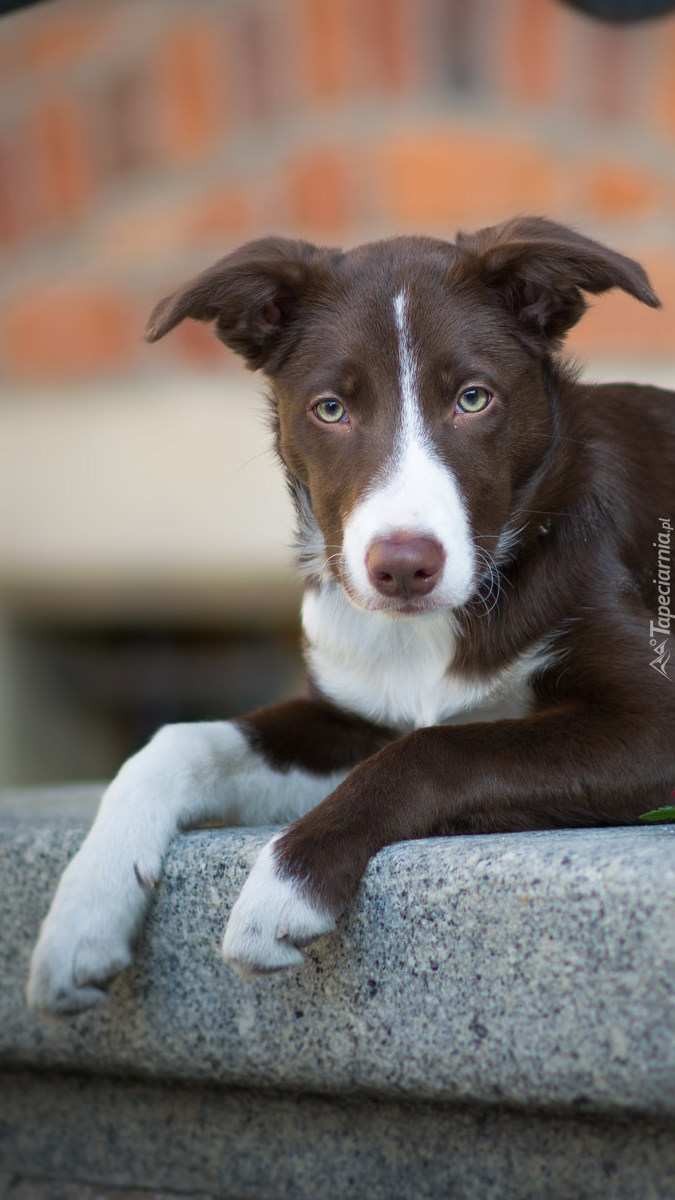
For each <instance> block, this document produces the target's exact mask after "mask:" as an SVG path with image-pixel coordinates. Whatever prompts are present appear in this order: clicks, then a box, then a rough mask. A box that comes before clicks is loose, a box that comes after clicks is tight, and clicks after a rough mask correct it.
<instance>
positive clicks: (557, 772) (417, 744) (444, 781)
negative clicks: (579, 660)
mask: <svg viewBox="0 0 675 1200" xmlns="http://www.w3.org/2000/svg"><path fill="white" fill-rule="evenodd" d="M665 745H666V740H665V739H664V737H663V722H662V719H661V720H660V719H659V717H658V715H657V714H656V713H652V714H651V717H650V715H649V714H645V716H644V718H640V719H639V721H638V720H636V718H635V714H634V713H629V712H626V713H625V714H621V713H618V712H614V713H611V714H610V713H604V714H603V713H601V712H598V711H593V710H590V711H584V710H583V708H582V707H581V706H578V707H577V708H576V710H575V709H574V708H573V707H572V706H570V707H569V708H568V709H566V710H560V711H558V712H556V711H551V710H549V711H547V712H542V713H539V714H534V715H532V716H529V717H526V718H524V719H522V720H505V721H496V722H492V723H490V724H489V725H485V724H474V725H466V726H462V727H460V726H458V727H455V728H452V727H437V728H428V729H421V730H418V731H416V732H414V733H411V734H409V735H407V736H405V737H403V738H401V739H400V740H398V741H396V742H394V743H393V744H392V745H390V746H387V747H386V748H384V749H382V750H381V751H379V752H378V753H377V754H375V755H374V756H373V757H371V758H370V759H368V760H367V761H365V762H363V763H362V764H361V765H360V766H357V767H356V768H355V769H354V770H353V771H352V772H351V774H350V775H349V776H348V777H347V779H345V781H344V782H343V783H342V784H340V785H339V787H338V788H337V789H336V790H335V791H334V792H333V793H332V795H330V796H328V797H327V798H326V799H325V800H324V801H322V803H320V804H319V805H318V806H317V807H316V808H315V809H313V810H312V811H311V812H309V813H307V814H306V815H305V816H304V817H301V818H300V819H299V820H298V821H296V822H295V823H294V824H292V825H290V826H289V827H288V828H287V829H286V830H284V831H282V832H281V834H279V835H277V837H276V838H275V839H273V841H272V842H271V843H269V844H268V846H266V847H265V849H264V850H263V851H262V853H261V855H260V857H259V859H258V861H257V863H256V864H255V865H254V867H253V870H252V872H251V874H250V876H249V878H248V880H247V881H246V883H245V885H244V888H243V890H242V892H241V895H240V897H239V899H238V900H237V902H236V904H235V906H234V908H233V911H232V914H231V917H230V922H229V925H228V928H227V930H226V933H225V938H224V945H223V950H224V954H225V957H226V958H227V959H229V960H230V961H231V962H232V963H233V965H234V966H235V967H236V968H237V969H239V970H240V972H241V973H243V974H255V973H258V972H261V971H268V970H275V969H277V968H278V967H279V966H280V965H283V960H282V956H281V954H280V941H279V939H280V938H283V939H285V941H286V943H288V945H287V946H286V947H285V948H284V953H285V962H287V963H288V964H292V963H295V962H297V961H298V960H299V957H300V956H299V952H297V950H296V952H295V953H293V950H294V948H295V947H297V946H299V945H302V944H303V943H305V942H307V941H308V940H310V937H311V921H310V920H309V919H308V914H314V919H315V922H316V924H317V925H318V926H319V932H323V931H324V930H325V929H327V928H330V927H331V925H332V924H333V922H334V921H335V918H336V916H337V915H338V914H339V913H340V911H341V910H342V909H343V908H344V906H345V905H346V904H347V903H349V901H350V900H351V899H352V898H353V897H354V895H355V893H356V889H357V887H358V883H359V880H360V878H361V875H362V873H363V871H364V869H365V867H366V864H367V862H368V860H369V859H370V857H371V856H372V855H373V854H375V853H376V852H377V851H378V850H379V849H380V848H381V847H382V846H384V845H387V844H389V843H391V842H396V841H402V840H405V839H408V838H418V837H425V836H431V835H437V834H451V833H453V832H455V833H470V832H479V833H487V832H498V831H514V830H522V829H543V828H549V829H550V828H555V827H561V826H582V825H594V824H600V825H601V824H608V823H609V824H621V823H630V822H635V820H636V818H637V816H638V815H639V813H640V812H644V811H645V809H646V808H649V807H653V803H654V799H655V797H658V796H659V795H665V794H666V788H667V786H668V785H670V786H672V779H673V778H675V762H674V761H673V753H672V750H671V751H670V752H666V751H665V750H664V746H665ZM668 754H669V755H670V761H669V762H668V761H666V760H667V759H668ZM669 769H670V772H671V773H670V774H669ZM668 790H669V786H668ZM296 911H297V914H298V920H297V926H296V925H294V915H295V913H296Z"/></svg>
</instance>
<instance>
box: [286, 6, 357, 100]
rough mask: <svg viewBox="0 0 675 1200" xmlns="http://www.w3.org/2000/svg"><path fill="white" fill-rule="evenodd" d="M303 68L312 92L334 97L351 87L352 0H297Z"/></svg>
mask: <svg viewBox="0 0 675 1200" xmlns="http://www.w3.org/2000/svg"><path fill="white" fill-rule="evenodd" d="M297 2H298V16H299V29H300V38H301V58H302V64H301V69H302V71H303V74H304V78H305V81H306V85H307V90H308V91H309V93H310V95H311V96H312V97H313V98H314V99H315V100H318V101H326V100H333V99H335V98H336V97H338V96H343V95H345V94H346V93H347V92H348V91H349V87H350V84H351V83H352V81H353V78H354V61H353V55H352V39H353V36H354V33H355V24H354V22H353V20H351V19H350V16H351V6H350V3H349V0H297Z"/></svg>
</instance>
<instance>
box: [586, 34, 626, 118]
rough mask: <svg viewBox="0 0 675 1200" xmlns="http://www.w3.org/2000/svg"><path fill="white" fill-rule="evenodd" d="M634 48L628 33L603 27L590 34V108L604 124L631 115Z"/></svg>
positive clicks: (588, 84)
mask: <svg viewBox="0 0 675 1200" xmlns="http://www.w3.org/2000/svg"><path fill="white" fill-rule="evenodd" d="M634 46H635V36H634V33H633V32H632V31H631V30H626V29H619V28H613V27H610V26H605V25H599V26H597V27H594V28H593V30H592V41H591V54H590V59H589V63H590V66H591V67H592V70H591V71H590V72H589V76H588V83H587V86H588V94H589V105H590V109H591V112H592V113H593V115H594V116H596V117H599V118H600V119H601V120H603V121H607V122H613V123H616V122H619V121H621V120H624V119H625V118H627V117H629V116H630V115H631V107H632V100H633V94H632V87H631V80H632V78H633V76H634V74H635V67H634V63H633V54H632V51H633V47H634Z"/></svg>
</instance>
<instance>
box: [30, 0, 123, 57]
mask: <svg viewBox="0 0 675 1200" xmlns="http://www.w3.org/2000/svg"><path fill="white" fill-rule="evenodd" d="M113 27H114V13H113V12H112V11H110V12H108V13H97V14H96V15H92V14H91V13H87V14H85V13H84V12H82V11H80V12H79V13H69V12H68V10H67V9H66V10H65V11H64V9H63V7H62V6H61V5H59V6H58V7H56V8H54V9H49V8H48V7H47V6H45V5H43V6H42V7H41V8H40V9H39V16H36V17H35V18H34V21H33V22H32V23H31V24H30V25H29V27H28V28H27V29H26V30H25V32H24V33H23V35H22V36H20V37H19V38H18V39H17V45H16V50H15V52H16V57H17V60H18V62H19V63H20V65H21V68H22V69H23V70H26V69H28V70H36V71H43V70H45V69H48V68H51V67H55V66H63V65H64V64H66V63H70V62H78V61H79V62H81V61H82V60H83V59H86V58H88V57H90V56H91V55H92V54H93V53H95V51H96V49H97V48H98V47H100V46H104V45H105V43H106V41H107V40H108V39H109V37H110V33H111V30H112V29H113Z"/></svg>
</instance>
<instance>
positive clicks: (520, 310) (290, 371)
mask: <svg viewBox="0 0 675 1200" xmlns="http://www.w3.org/2000/svg"><path fill="white" fill-rule="evenodd" d="M404 281H405V285H406V289H407V292H408V294H409V296H410V303H411V327H412V328H413V329H414V330H415V337H416V346H415V351H416V357H417V361H418V362H419V364H420V380H419V392H420V397H421V404H422V407H423V410H424V415H425V419H426V421H427V424H428V426H429V428H430V429H432V430H433V437H434V441H435V446H436V450H437V454H438V455H439V457H440V458H441V459H442V460H443V461H445V462H446V463H447V465H448V467H449V468H450V469H451V470H452V471H453V472H454V474H455V476H456V478H457V479H458V481H459V483H460V486H461V489H462V493H463V496H464V498H465V502H466V506H467V508H468V511H469V513H470V517H471V528H472V532H473V536H474V539H475V541H476V543H477V545H478V546H480V547H483V548H484V549H485V550H486V551H490V552H492V551H494V548H495V544H496V540H497V538H498V536H499V533H500V532H501V531H502V530H503V529H504V528H505V526H506V525H507V524H508V526H509V528H518V530H519V532H518V536H517V538H516V539H515V540H514V542H513V544H512V546H511V549H510V552H509V557H508V560H505V561H504V562H502V563H501V565H500V573H501V589H500V595H499V597H498V600H497V603H496V605H495V607H494V608H493V609H492V611H491V612H490V615H489V619H487V618H486V616H485V607H486V606H487V604H488V602H491V601H492V599H494V597H493V596H492V595H490V594H489V592H488V585H487V583H486V581H482V582H481V583H480V585H479V586H478V588H477V593H476V595H475V596H474V597H472V601H471V602H470V603H469V604H467V605H466V606H464V608H462V609H460V610H458V612H457V614H456V616H457V619H458V621H459V623H460V627H461V630H462V637H461V638H460V639H459V641H458V649H457V655H456V658H455V660H454V661H453V662H452V663H448V667H450V666H451V667H452V669H453V670H455V671H459V672H466V673H468V674H471V675H475V674H481V673H485V674H486V675H487V674H490V673H491V672H494V671H495V670H497V669H499V668H500V667H502V666H504V665H505V664H506V663H508V662H510V661H512V660H513V659H514V657H515V656H516V655H518V654H519V653H520V652H522V651H524V650H526V649H527V648H528V647H530V646H532V645H533V644H534V643H536V642H537V641H538V640H540V639H542V638H543V637H546V636H550V637H551V638H552V639H554V644H555V650H556V655H555V660H554V661H552V662H551V664H550V665H549V666H548V667H547V668H546V669H544V670H543V671H542V673H541V674H540V676H539V677H538V678H537V679H536V680H535V681H534V693H535V698H534V707H533V710H532V712H531V713H530V715H528V716H527V717H525V718H522V719H520V720H503V721H498V722H492V723H490V724H486V723H478V722H477V723H475V724H469V725H464V726H458V727H452V726H440V727H436V728H431V729H419V730H417V731H415V732H413V733H410V734H407V735H405V736H403V737H396V734H395V733H394V731H391V730H380V729H378V728H377V727H375V726H372V725H369V724H368V723H367V722H364V721H363V720H361V718H358V717H355V716H353V715H350V714H347V713H343V712H340V711H339V710H337V709H335V708H334V707H333V706H332V705H331V704H330V703H329V701H330V699H331V698H330V697H315V698H314V699H313V700H312V699H310V700H307V701H296V702H291V703H289V704H288V705H286V706H284V705H281V706H275V707H274V708H273V709H269V710H263V711H262V712H260V713H257V714H252V715H251V716H250V717H248V718H246V719H245V720H244V721H243V723H242V727H243V728H245V729H247V730H248V732H249V737H250V738H251V740H252V741H253V742H254V743H255V745H256V746H257V747H258V748H259V749H260V750H261V751H262V752H263V753H264V754H266V755H267V757H268V759H269V760H270V761H271V762H272V763H273V764H274V765H276V766H282V767H283V766H290V765H300V766H304V767H306V768H307V769H308V770H310V771H316V772H325V771H329V770H333V769H335V768H336V766H344V767H353V768H354V769H353V770H352V772H351V774H350V775H349V776H348V778H347V779H346V780H345V782H344V783H343V784H341V785H340V787H338V788H337V789H336V791H334V792H333V793H332V795H330V796H329V797H328V798H327V799H326V800H325V801H323V802H322V803H321V804H320V805H319V806H318V807H317V808H316V809H314V810H313V811H312V812H310V813H308V814H307V815H306V816H304V817H302V818H301V819H300V820H298V821H296V822H295V823H294V824H293V825H292V826H290V827H289V829H288V830H287V831H286V833H285V835H284V837H283V839H282V841H281V843H280V844H279V847H280V848H279V850H278V855H279V859H280V862H281V864H282V866H284V867H285V868H286V869H287V870H289V871H291V872H292V873H293V874H296V875H298V876H299V877H302V878H303V879H304V880H305V881H306V882H307V885H308V887H309V888H310V889H312V890H313V891H314V892H316V893H318V894H320V895H321V897H322V898H323V900H324V901H325V902H326V903H328V904H331V905H333V906H335V907H336V908H337V907H340V906H341V905H343V904H344V903H345V902H347V901H348V900H349V899H350V898H351V897H352V896H353V894H354V891H355V889H356V886H357V884H358V880H359V878H360V876H361V873H362V871H363V869H364V867H365V865H366V863H367V861H368V859H369V857H370V856H371V855H372V854H373V853H375V852H376V851H377V850H378V849H379V848H380V847H381V846H383V845H384V844H386V843H388V842H392V841H395V840H399V839H404V838H410V837H422V836H427V835H431V834H452V833H467V832H490V831H505V830H517V829H542V828H552V827H557V826H566V825H601V824H616V823H625V822H634V821H635V820H636V819H637V818H638V816H639V814H640V813H642V812H644V811H645V809H647V808H650V807H654V806H656V805H659V804H664V803H666V802H667V799H668V795H669V792H670V790H671V788H672V787H673V785H674V784H675V683H674V682H673V680H672V679H669V678H667V677H665V676H664V675H662V674H659V673H658V672H657V671H655V670H653V669H652V668H651V666H650V659H651V656H652V653H653V652H652V649H651V647H650V644H649V625H650V620H653V619H654V618H655V617H656V614H657V608H658V602H657V593H656V586H655V583H654V577H655V574H656V571H655V567H656V550H655V548H654V542H655V540H656V536H657V534H658V531H659V528H660V526H659V519H660V518H667V517H669V518H671V520H673V519H674V518H675V438H674V436H673V435H674V433H675V405H674V404H673V401H674V399H675V397H674V396H673V394H672V393H669V392H664V391H660V390H658V389H656V388H650V387H641V386H638V385H629V384H608V385H603V386H591V385H589V384H585V383H580V382H577V381H576V380H575V378H574V377H573V375H572V374H570V372H569V371H568V370H567V369H566V368H565V367H564V365H562V364H561V363H560V361H559V360H558V358H557V356H556V355H557V350H558V347H559V344H560V341H561V339H562V338H563V337H564V335H565V333H566V332H567V330H568V329H569V328H570V327H571V326H572V325H573V324H574V323H575V322H576V321H577V320H578V319H579V317H580V316H581V315H582V313H583V311H584V309H585V307H586V300H585V293H591V294H599V293H602V292H604V291H606V290H608V289H609V288H612V287H620V288H622V289H623V290H624V291H627V292H628V293H630V294H631V295H633V296H634V297H635V298H636V299H638V300H640V301H641V302H643V303H646V304H648V305H651V306H656V305H657V304H658V301H657V299H656V297H655V295H654V293H653V291H652V290H651V287H650V285H649V282H648V280H647V278H646V276H645V274H644V272H643V271H642V269H641V267H639V265H638V264H636V263H634V262H632V261H631V260H629V259H626V258H624V257H623V256H622V255H619V254H616V253H615V252H613V251H610V250H607V249H606V248H604V247H602V246H599V245H598V244H597V243H594V242H592V241H589V240H588V239H586V238H583V237H581V235H579V234H577V233H575V232H573V231H571V230H567V229H564V228H562V227H560V226H557V225H554V224H553V223H551V222H547V221H543V220H540V219H534V218H531V219H521V220H517V221H514V222H510V223H509V224H507V225H505V226H501V227H499V228H497V229H490V230H483V231H481V232H480V233H478V234H475V235H473V236H471V237H465V236H460V237H459V238H458V239H457V242H456V243H454V244H450V243H446V242H440V241H433V240H431V239H422V238H419V239H415V238H403V239H395V240H393V241H390V242H382V243H375V244H373V245H370V246H365V247H361V248H359V249H357V250H355V251H352V252H350V253H343V252H341V251H337V250H332V249H325V250H324V249H318V248H316V247H313V246H309V245H308V244H306V243H303V242H287V241H284V240H281V239H264V240H262V241H260V242H257V243H253V244H252V245H250V246H247V247H244V248H243V249H241V250H239V251H237V252H236V253H235V254H233V255H231V256H229V257H228V258H226V259H223V260H222V261H221V262H220V263H217V264H216V265H215V266H214V267H212V268H210V270H209V271H207V272H205V273H204V274H203V275H201V276H200V277H199V278H198V279H197V280H196V281H194V282H193V283H191V284H189V285H188V286H187V287H186V288H184V289H182V290H181V291H180V292H179V293H177V294H176V295H175V296H173V297H170V298H168V299H167V300H165V301H163V302H162V304H160V305H159V306H158V307H157V309H156V310H155V312H154V313H153V316H152V318H151V321H150V325H149V330H148V337H149V338H150V340H156V339H157V338H159V337H162V336H164V334H165V333H167V332H168V331H169V330H170V329H171V328H173V326H175V325H176V324H178V322H179V321H181V320H183V319H184V318H185V317H193V318H196V319H199V320H205V321H214V322H215V325H216V331H217V334H218V336H219V337H220V338H221V339H222V340H223V341H224V342H225V343H226V344H227V345H229V346H230V347H232V348H233V349H234V350H236V351H237V352H238V353H240V354H242V355H243V357H244V358H245V359H246V361H247V362H248V364H249V365H250V366H251V367H253V368H262V369H263V370H264V372H265V374H266V375H267V377H268V379H269V380H270V383H271V386H272V393H273V394H272V400H273V409H274V419H275V427H276V433H277V446H278V450H279V454H280V457H281V460H282V463H283V466H284V469H285V471H286V472H287V475H288V478H289V483H290V486H291V489H292V491H293V493H294V495H295V497H296V499H297V500H298V501H299V502H300V503H301V504H304V505H307V504H310V505H311V508H312V511H313V513H314V516H315V518H316V520H317V522H318V524H319V527H320V529H321V532H322V534H323V538H324V541H325V543H326V546H327V547H328V549H329V552H335V557H334V560H333V566H332V569H333V571H334V573H335V575H336V578H338V579H340V580H341V582H342V583H343V584H344V583H345V581H344V579H342V578H341V567H340V560H339V550H340V548H341V543H342V531H343V529H344V524H345V521H346V519H347V517H348V515H349V513H350V512H351V511H352V510H353V508H354V505H355V504H356V502H357V501H358V499H359V498H360V497H361V496H362V495H363V494H364V491H365V490H366V489H367V487H368V484H369V482H370V481H371V480H372V479H373V477H374V476H375V475H376V472H377V470H378V466H379V465H380V464H381V463H382V462H383V461H384V460H385V459H386V457H387V455H388V454H389V453H390V451H391V448H392V445H393V439H394V433H395V428H396V417H397V403H398V399H397V397H398V380H397V370H398V364H397V360H396V354H395V346H394V344H393V340H392V336H391V309H390V298H391V296H392V294H393V292H394V291H395V290H397V289H398V288H399V287H400V286H402V283H403V282H404ZM387 304H388V305H389V308H388V309H386V305H387ZM474 376H475V377H479V378H480V379H481V380H484V381H487V382H488V383H489V384H490V386H491V387H492V388H493V389H494V401H493V403H492V404H491V405H490V407H489V409H487V410H486V412H485V413H484V414H483V415H482V416H481V419H480V420H476V419H475V418H474V417H469V418H466V416H463V415H461V414H459V413H457V412H454V413H453V412H452V399H453V397H454V396H455V394H456V391H457V388H458V386H459V384H460V383H461V381H462V380H466V379H467V378H468V377H474ZM325 392H330V393H337V394H338V395H340V396H341V397H344V398H345V399H346V400H347V401H348V404H349V411H350V414H352V417H353V419H352V420H351V421H350V423H348V424H345V425H344V426H342V427H341V428H338V427H336V426H323V427H322V426H320V425H318V424H317V422H316V420H315V419H313V417H312V408H311V404H312V400H313V398H315V397H316V396H317V395H320V394H321V393H325ZM449 414H452V415H449ZM673 523H675V520H674V521H673ZM673 545H675V537H674V538H673ZM481 597H482V599H483V600H484V601H485V603H484V604H481V602H480V601H481ZM358 652H359V648H358V646H355V647H354V654H355V655H358ZM673 673H674V674H675V666H674V667H673ZM357 764H358V765H357Z"/></svg>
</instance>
